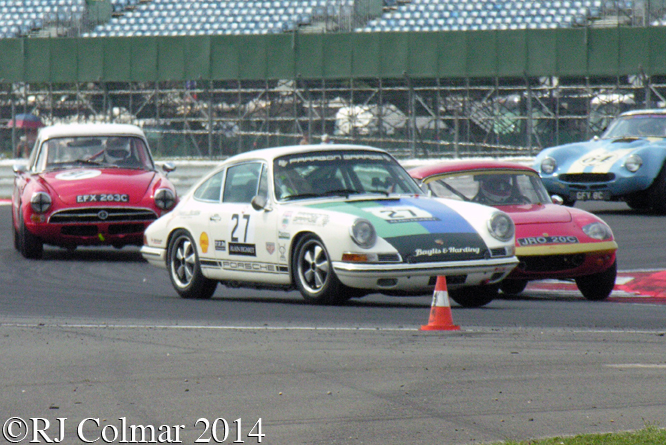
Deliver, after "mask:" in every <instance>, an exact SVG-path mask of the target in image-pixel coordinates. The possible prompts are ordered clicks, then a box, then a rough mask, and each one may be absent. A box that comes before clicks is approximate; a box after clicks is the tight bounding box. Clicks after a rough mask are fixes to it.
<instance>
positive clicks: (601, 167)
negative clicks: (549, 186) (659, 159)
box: [537, 137, 666, 174]
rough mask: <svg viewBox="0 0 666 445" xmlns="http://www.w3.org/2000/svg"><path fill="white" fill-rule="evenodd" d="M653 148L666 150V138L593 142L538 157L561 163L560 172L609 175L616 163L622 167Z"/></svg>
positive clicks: (548, 152) (554, 148)
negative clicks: (638, 152) (634, 155)
mask: <svg viewBox="0 0 666 445" xmlns="http://www.w3.org/2000/svg"><path fill="white" fill-rule="evenodd" d="M653 147H654V148H661V149H666V139H664V138H636V137H631V138H629V137H627V138H618V139H599V140H592V141H589V142H583V143H576V144H568V145H563V146H561V147H553V148H552V149H550V150H547V151H544V152H543V155H542V156H539V158H542V157H543V156H545V155H549V156H553V157H555V158H556V159H558V162H562V164H561V165H560V167H559V170H560V172H561V173H570V174H571V173H608V172H609V171H611V170H612V169H613V167H614V166H616V164H619V165H621V164H622V163H623V162H624V158H625V157H626V156H628V155H630V154H632V153H635V152H637V151H642V150H644V149H646V148H653ZM538 162H540V161H537V163H538Z"/></svg>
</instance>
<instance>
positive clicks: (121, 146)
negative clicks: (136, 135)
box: [105, 137, 131, 163]
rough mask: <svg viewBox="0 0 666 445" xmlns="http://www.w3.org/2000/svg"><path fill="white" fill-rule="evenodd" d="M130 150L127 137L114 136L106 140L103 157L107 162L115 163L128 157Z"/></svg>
mask: <svg viewBox="0 0 666 445" xmlns="http://www.w3.org/2000/svg"><path fill="white" fill-rule="evenodd" d="M130 154H131V151H130V146H129V140H128V139H127V138H121V137H114V138H109V139H108V140H107V141H106V152H105V157H106V160H107V161H108V162H111V163H117V162H121V161H124V160H126V159H128V158H129V157H130Z"/></svg>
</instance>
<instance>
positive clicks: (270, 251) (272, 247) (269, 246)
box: [266, 242, 275, 255]
mask: <svg viewBox="0 0 666 445" xmlns="http://www.w3.org/2000/svg"><path fill="white" fill-rule="evenodd" d="M266 251H267V252H268V254H269V255H273V252H275V243H269V242H267V243H266Z"/></svg>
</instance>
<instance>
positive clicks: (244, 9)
mask: <svg viewBox="0 0 666 445" xmlns="http://www.w3.org/2000/svg"><path fill="white" fill-rule="evenodd" d="M354 1H355V0H110V2H111V6H112V8H113V16H112V18H111V20H110V21H108V22H107V23H103V24H99V25H97V26H95V27H93V28H90V27H87V26H86V23H87V22H86V11H87V10H86V8H87V7H86V1H85V0H0V38H12V37H23V36H36V37H39V36H42V35H45V34H44V33H43V32H42V34H40V32H39V31H40V30H42V31H44V30H46V29H49V27H53V26H59V27H61V28H69V29H74V30H77V32H78V33H69V34H66V35H81V36H83V37H106V36H168V35H211V34H269V33H282V32H293V31H296V30H303V31H307V30H313V29H315V30H316V29H322V28H321V25H319V28H317V26H318V24H321V23H322V22H323V21H325V22H326V25H325V27H324V29H329V28H327V26H328V22H329V21H330V20H331V19H333V20H334V21H335V20H340V21H342V19H343V18H344V19H345V20H346V23H351V25H350V26H349V29H348V30H350V31H355V32H385V31H460V30H491V29H497V30H505V29H533V28H561V27H572V26H587V25H589V24H590V23H592V22H593V21H595V20H599V19H601V18H602V15H603V14H604V12H606V13H607V12H608V11H614V12H615V14H616V15H619V14H620V13H621V12H624V13H626V12H627V11H631V10H632V8H633V7H634V2H633V1H632V0H384V5H385V8H384V12H383V14H382V15H381V16H380V17H376V18H372V19H370V20H365V21H361V22H359V21H358V17H353V15H354V12H353V11H354ZM665 22H666V21H665V20H657V21H654V22H653V23H652V25H658V26H661V25H664V24H665ZM615 23H618V22H617V21H616V22H615ZM86 29H87V30H86ZM46 35H52V34H46ZM59 35H61V34H59Z"/></svg>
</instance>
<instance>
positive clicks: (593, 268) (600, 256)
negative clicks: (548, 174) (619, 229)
mask: <svg viewBox="0 0 666 445" xmlns="http://www.w3.org/2000/svg"><path fill="white" fill-rule="evenodd" d="M409 173H410V175H411V176H412V177H413V178H415V179H416V180H418V181H419V182H420V183H421V184H422V187H423V188H425V189H427V190H429V191H430V192H431V193H432V195H434V196H437V197H441V198H450V199H457V200H462V201H471V202H479V203H482V204H486V205H489V206H493V207H496V208H498V209H501V210H502V211H504V212H506V213H508V214H509V216H511V218H512V219H513V222H514V223H515V224H516V256H517V257H518V259H519V260H520V263H519V264H518V266H517V267H516V268H515V269H514V270H513V271H512V272H511V273H510V274H509V275H508V276H507V278H506V279H504V281H502V282H501V283H500V284H499V285H498V286H499V289H501V290H502V292H504V293H506V294H518V293H520V292H522V291H523V290H524V289H525V287H526V286H527V283H528V281H530V280H542V279H560V280H570V279H573V280H575V282H576V285H577V286H578V289H579V290H580V292H581V293H582V294H583V296H584V297H585V298H587V299H588V300H603V299H605V298H607V297H608V296H609V295H610V293H611V291H612V290H613V287H614V286H615V277H616V274H617V262H616V259H615V252H616V250H617V243H616V242H615V239H614V237H613V232H612V231H611V229H610V227H609V226H608V225H607V224H606V223H605V222H604V221H602V220H601V219H599V218H598V217H596V216H595V215H593V214H591V213H589V212H586V211H584V210H581V209H577V208H572V207H566V206H563V205H560V204H561V199H558V198H554V199H555V202H553V199H552V198H551V197H550V196H549V195H548V192H547V191H546V189H545V187H544V186H543V184H542V182H541V179H540V177H539V175H538V173H537V172H536V171H535V170H533V169H532V168H530V167H526V166H523V165H520V164H514V163H507V162H498V161H455V162H453V161H452V162H446V163H441V164H437V165H433V166H425V167H419V168H415V169H412V170H410V171H409ZM464 291H465V288H461V289H460V290H458V292H464ZM469 291H472V290H469ZM451 298H452V299H453V300H454V301H455V300H456V295H455V293H451Z"/></svg>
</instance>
